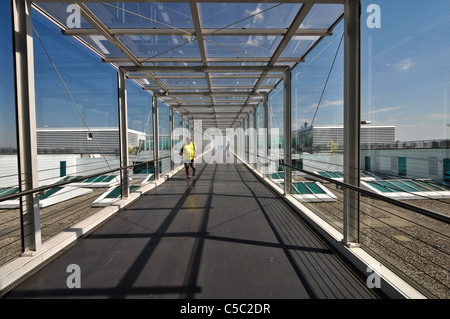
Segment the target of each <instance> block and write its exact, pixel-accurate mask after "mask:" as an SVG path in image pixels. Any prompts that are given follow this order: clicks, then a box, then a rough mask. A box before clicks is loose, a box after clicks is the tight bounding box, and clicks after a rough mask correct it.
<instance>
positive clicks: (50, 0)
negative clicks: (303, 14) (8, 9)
mask: <svg viewBox="0 0 450 319" xmlns="http://www.w3.org/2000/svg"><path fill="white" fill-rule="evenodd" d="M36 2H44V3H73V2H74V0H38V1H36ZM83 2H85V3H91V2H105V0H83ZM120 2H124V3H128V2H157V3H160V2H161V0H120ZM164 2H168V3H179V2H193V3H223V2H224V1H223V0H184V1H182V0H164ZM226 2H228V3H241V2H242V0H227V1H226ZM245 2H246V3H261V0H245ZM263 2H264V3H298V2H299V0H264V1H263ZM301 2H302V3H332V4H342V3H344V0H302V1H301Z"/></svg>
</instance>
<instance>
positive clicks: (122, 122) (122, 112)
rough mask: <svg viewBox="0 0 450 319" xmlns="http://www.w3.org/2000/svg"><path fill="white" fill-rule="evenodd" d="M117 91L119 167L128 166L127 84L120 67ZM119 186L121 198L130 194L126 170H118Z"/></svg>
mask: <svg viewBox="0 0 450 319" xmlns="http://www.w3.org/2000/svg"><path fill="white" fill-rule="evenodd" d="M117 91H118V99H119V103H118V104H119V145H120V167H121V168H122V167H127V166H128V108H127V86H126V76H125V72H123V70H122V69H119V71H118V72H117ZM120 188H121V195H122V198H127V197H128V196H129V195H130V179H129V176H128V170H126V169H122V170H121V171H120Z"/></svg>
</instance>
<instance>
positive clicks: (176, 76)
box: [128, 73, 283, 80]
mask: <svg viewBox="0 0 450 319" xmlns="http://www.w3.org/2000/svg"><path fill="white" fill-rule="evenodd" d="M259 76H260V75H259V74H237V73H234V74H218V75H210V77H211V79H256V78H259ZM282 77H283V74H281V73H280V74H277V73H269V74H267V75H266V79H281V78H282ZM128 78H129V79H148V78H149V76H148V75H147V74H130V75H128ZM157 78H158V79H180V80H182V79H205V75H204V74H189V75H188V74H174V75H171V74H165V75H164V76H161V75H158V77H157Z"/></svg>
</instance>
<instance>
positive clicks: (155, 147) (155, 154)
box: [152, 95, 159, 181]
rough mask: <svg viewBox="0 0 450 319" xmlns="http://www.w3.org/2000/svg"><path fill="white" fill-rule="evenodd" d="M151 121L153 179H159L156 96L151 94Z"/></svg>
mask: <svg viewBox="0 0 450 319" xmlns="http://www.w3.org/2000/svg"><path fill="white" fill-rule="evenodd" d="M152 111H153V112H152V121H153V160H154V162H153V163H154V165H155V181H157V180H158V179H159V161H158V158H159V116H158V98H157V97H156V95H153V98H152Z"/></svg>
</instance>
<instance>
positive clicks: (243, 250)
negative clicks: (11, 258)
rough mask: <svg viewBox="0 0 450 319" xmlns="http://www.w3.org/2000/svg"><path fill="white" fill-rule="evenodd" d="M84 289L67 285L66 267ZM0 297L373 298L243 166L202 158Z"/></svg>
mask: <svg viewBox="0 0 450 319" xmlns="http://www.w3.org/2000/svg"><path fill="white" fill-rule="evenodd" d="M70 264H76V265H79V266H80V270H81V288H79V289H77V288H73V289H69V288H67V285H66V281H67V278H68V277H69V275H70V273H68V272H67V266H68V265H70ZM4 298H211V299H215V298H231V299H240V298H248V299H256V298H258V299H266V298H283V299H290V298H377V295H376V294H375V292H374V291H373V290H371V289H368V288H367V287H366V285H365V279H364V278H363V279H361V278H359V277H358V276H357V275H356V273H355V272H354V271H353V270H351V268H350V267H349V266H348V265H347V264H346V263H345V262H344V261H343V259H341V258H340V256H338V255H337V254H335V253H334V252H333V251H332V250H331V248H330V246H329V245H327V244H326V243H325V242H324V241H323V240H322V239H321V238H320V237H319V236H318V235H316V233H315V232H314V231H312V230H311V229H310V228H309V227H308V226H307V225H306V224H305V223H304V222H303V221H302V220H301V219H300V218H299V217H297V216H296V215H295V214H294V213H293V212H292V211H291V210H290V209H289V208H288V206H287V205H286V204H285V203H284V202H283V201H282V200H281V199H279V198H278V197H277V195H276V194H275V193H274V192H273V191H272V190H270V189H269V188H268V187H267V186H265V185H264V184H262V183H261V182H259V181H258V180H257V178H256V177H255V176H254V175H253V174H252V173H251V172H249V171H248V170H247V169H246V167H245V166H244V165H242V164H199V165H198V166H197V176H196V177H195V179H191V181H190V182H186V180H185V173H184V171H181V172H179V173H178V174H176V175H175V176H174V177H173V178H171V179H170V180H168V181H166V182H165V183H164V184H162V185H161V186H159V187H157V188H155V189H154V190H152V191H150V192H148V193H147V194H145V195H143V196H142V197H141V198H140V199H139V200H138V201H136V202H135V203H134V204H132V205H130V206H129V207H128V208H127V209H126V210H123V211H121V212H119V213H118V214H117V215H115V216H114V217H112V218H111V219H110V220H108V221H107V222H106V223H104V224H103V225H102V226H100V227H98V228H97V229H96V230H95V231H93V232H92V233H90V234H89V235H87V236H86V237H84V238H82V239H80V240H79V241H77V243H76V244H75V245H73V246H72V247H71V248H68V249H67V250H66V251H65V252H63V253H62V254H61V255H59V256H58V257H57V258H55V259H54V260H53V261H51V262H50V263H49V264H48V265H46V266H45V267H44V268H42V269H41V270H39V271H38V272H36V273H35V274H34V275H33V276H31V277H30V278H28V279H27V280H25V281H24V282H23V283H22V284H21V285H20V286H18V287H16V288H15V289H14V290H13V291H11V292H10V293H9V294H7V295H6V296H4Z"/></svg>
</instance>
